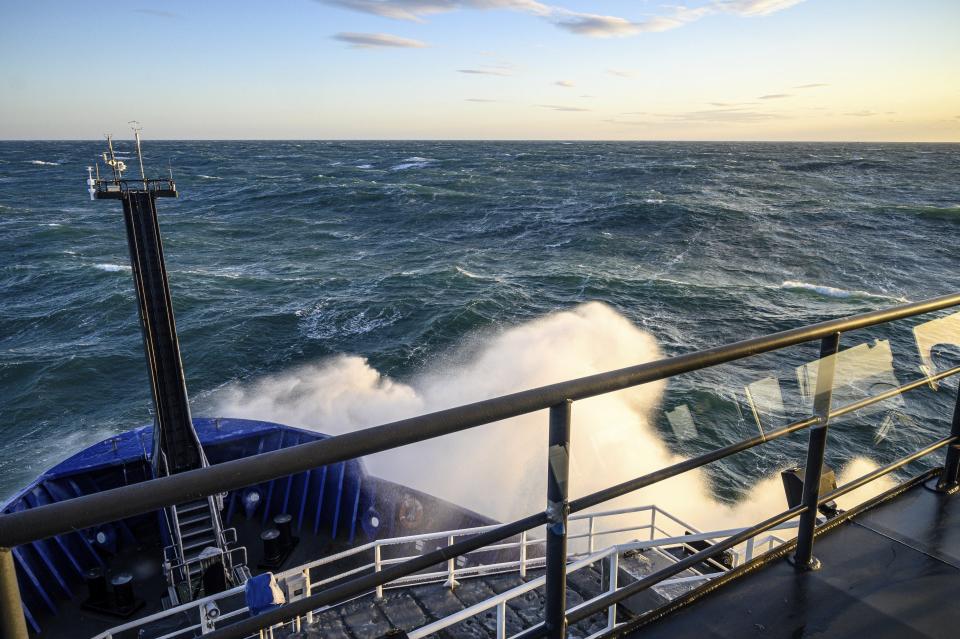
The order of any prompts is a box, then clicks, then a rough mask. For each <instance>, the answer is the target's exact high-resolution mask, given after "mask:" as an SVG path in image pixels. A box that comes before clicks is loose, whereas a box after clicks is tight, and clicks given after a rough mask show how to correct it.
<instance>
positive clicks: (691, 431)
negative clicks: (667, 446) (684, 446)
mask: <svg viewBox="0 0 960 639" xmlns="http://www.w3.org/2000/svg"><path fill="white" fill-rule="evenodd" d="M665 414H666V417H667V421H668V422H670V428H671V429H672V430H673V434H674V435H676V436H677V439H679V440H681V441H686V440H689V439H694V438H696V436H697V427H696V425H695V424H694V423H693V415H691V414H690V408H689V407H688V406H687V405H686V404H680V405H679V406H677V407H676V408H674V409H673V410H670V411H667V412H666V413H665Z"/></svg>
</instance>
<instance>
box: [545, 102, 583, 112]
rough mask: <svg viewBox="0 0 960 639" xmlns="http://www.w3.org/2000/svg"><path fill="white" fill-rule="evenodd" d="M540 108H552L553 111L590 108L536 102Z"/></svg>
mask: <svg viewBox="0 0 960 639" xmlns="http://www.w3.org/2000/svg"><path fill="white" fill-rule="evenodd" d="M536 106H538V107H540V108H542V109H553V110H554V111H578V112H579V111H589V110H590V109H584V108H583V107H574V106H566V105H563V104H538V105H536Z"/></svg>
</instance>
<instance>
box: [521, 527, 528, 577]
mask: <svg viewBox="0 0 960 639" xmlns="http://www.w3.org/2000/svg"><path fill="white" fill-rule="evenodd" d="M520 578H521V579H526V578H527V531H526V530H524V531H523V532H522V533H520Z"/></svg>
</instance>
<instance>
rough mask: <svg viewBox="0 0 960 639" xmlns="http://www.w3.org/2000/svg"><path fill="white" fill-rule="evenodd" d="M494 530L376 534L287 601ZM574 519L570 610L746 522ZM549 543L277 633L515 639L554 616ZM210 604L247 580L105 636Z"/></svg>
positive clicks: (312, 574)
mask: <svg viewBox="0 0 960 639" xmlns="http://www.w3.org/2000/svg"><path fill="white" fill-rule="evenodd" d="M202 503H203V502H190V503H186V504H180V505H178V506H177V507H176V511H177V516H178V517H182V518H183V523H182V526H183V532H184V537H183V539H184V540H185V542H187V547H189V550H188V552H193V553H198V552H199V551H200V550H202V548H201V546H202V545H203V543H204V542H205V541H208V540H209V539H210V538H209V534H210V533H209V530H208V528H209V525H210V523H211V522H210V521H209V520H206V519H205V518H204V517H203V513H204V512H205V511H204V509H203V508H202ZM624 518H626V519H624ZM213 523H214V524H215V523H216V521H214V522H213ZM791 526H792V524H783V525H782V526H781V527H782V528H788V527H791ZM493 527H494V526H479V527H474V528H467V529H462V530H448V531H440V532H432V533H431V532H428V533H421V534H417V535H412V536H406V537H398V538H387V539H374V540H372V541H369V542H367V543H365V544H362V545H359V546H353V547H350V548H348V549H346V550H343V551H341V552H338V553H335V554H330V555H327V556H324V557H320V558H318V559H315V560H313V561H311V562H309V563H306V564H302V565H299V566H295V567H291V568H289V569H287V570H284V571H282V572H279V573H276V574H275V576H276V578H277V582H278V583H279V585H280V587H281V588H282V589H283V590H284V591H285V592H286V593H287V600H288V601H296V600H298V599H300V598H302V597H306V596H309V595H313V594H316V593H318V592H321V591H323V590H324V589H326V588H328V587H330V586H332V585H336V584H338V583H342V581H343V580H345V579H349V578H350V577H351V576H354V575H357V574H369V573H370V572H377V571H379V570H381V569H383V568H385V567H387V566H390V565H393V564H396V563H399V562H403V561H405V560H407V559H410V558H412V557H414V556H419V555H421V554H423V553H427V552H430V551H432V550H434V549H436V548H438V547H442V546H444V545H451V544H453V543H455V542H456V541H457V539H458V538H463V537H469V536H472V535H476V534H479V533H481V532H484V531H486V530H489V529H492V528H493ZM570 528H571V529H570V534H569V540H570V545H569V546H568V560H567V571H566V572H567V609H568V610H571V609H573V608H576V607H577V606H579V605H580V604H582V603H585V602H588V601H590V600H593V599H595V598H597V597H601V596H604V595H606V594H608V593H611V592H613V591H614V590H618V589H620V588H623V587H625V586H628V585H629V584H632V583H635V582H637V581H638V580H640V579H643V578H644V577H647V576H649V575H651V574H653V573H655V572H657V571H659V570H661V569H662V568H664V567H666V566H670V565H673V564H675V563H676V562H677V561H679V560H680V558H683V557H685V556H688V555H689V554H690V553H691V552H695V551H696V550H697V549H699V548H701V547H702V546H703V544H705V543H707V544H709V543H711V542H712V541H715V540H719V539H723V538H726V537H728V536H730V535H733V534H737V533H739V532H740V531H741V530H742V529H736V530H721V531H712V532H709V533H704V532H700V531H698V530H697V529H696V528H693V527H691V526H690V525H689V524H687V523H685V522H683V521H681V520H679V519H677V518H676V517H674V516H672V515H670V514H669V513H667V512H665V511H664V510H662V509H661V508H658V507H656V506H640V507H634V508H627V509H620V510H615V511H606V512H598V513H587V514H578V515H574V516H572V517H571V518H570ZM194 531H195V532H194ZM191 533H193V534H191ZM191 540H195V541H191ZM780 543H782V540H781V539H780V538H777V537H775V536H773V535H768V536H767V537H766V538H765V539H762V540H761V539H752V540H750V541H749V542H747V544H746V546H745V547H743V548H739V549H738V550H737V552H734V553H732V554H731V555H729V556H726V557H721V558H722V559H723V560H724V563H719V562H714V563H711V564H699V565H696V566H694V567H692V568H688V569H687V570H685V571H683V572H680V573H678V574H675V575H673V576H672V577H670V578H668V579H666V580H663V581H661V582H659V583H658V584H656V585H654V586H652V587H650V588H648V589H646V590H644V591H642V592H641V593H639V594H636V595H633V596H631V597H628V598H627V599H625V600H623V601H622V602H621V603H620V604H618V605H617V606H615V607H613V608H608V609H607V610H605V611H603V612H599V613H597V614H595V615H593V616H591V617H588V618H587V619H584V620H583V621H580V622H578V623H575V624H573V625H571V627H570V628H569V633H568V636H569V637H570V638H571V639H596V638H598V637H600V636H603V635H605V634H607V633H608V632H610V631H611V630H612V629H613V628H614V627H615V626H616V625H617V624H620V623H623V622H625V621H629V620H630V619H632V618H633V617H635V616H636V615H639V614H641V613H643V612H646V611H648V610H653V609H655V608H658V607H660V606H662V605H664V604H667V603H669V602H670V601H671V600H673V599H674V598H676V597H678V596H679V595H681V594H682V593H684V592H687V591H688V590H690V589H691V588H694V587H696V586H698V585H700V584H702V583H704V581H705V580H708V579H711V578H713V577H715V576H717V575H720V574H723V573H724V572H725V571H726V570H728V569H729V568H730V566H735V565H739V564H741V563H742V562H744V561H747V560H749V559H750V558H751V557H752V556H753V555H754V554H755V553H760V552H763V551H765V550H767V549H770V548H773V547H775V545H778V544H780ZM543 551H544V539H543V537H542V536H540V535H537V534H536V531H531V532H529V533H523V534H522V535H519V536H518V537H514V538H511V539H508V540H505V541H504V542H502V543H500V544H497V545H495V546H490V547H487V548H481V549H479V550H476V551H473V552H472V553H468V554H467V555H465V556H463V557H460V558H459V559H458V560H456V561H449V562H445V563H444V564H442V565H435V566H432V567H430V568H427V569H425V570H424V571H421V572H419V573H415V574H412V575H409V576H407V577H404V578H401V579H400V580H397V581H394V582H391V583H389V584H386V585H385V586H383V587H382V588H378V589H377V590H375V591H373V592H369V593H367V594H365V595H363V596H360V597H358V598H355V599H353V600H350V601H347V602H344V603H341V604H339V605H336V606H332V607H325V608H321V609H318V610H315V611H314V612H312V613H311V614H309V615H306V616H304V617H300V618H299V619H291V620H288V621H286V622H285V623H282V624H279V625H276V626H273V627H272V628H270V629H269V635H268V636H271V637H273V638H274V639H283V638H290V639H308V638H309V639H318V638H319V637H323V638H324V639H378V638H379V637H382V636H384V635H385V634H387V633H388V632H389V631H391V630H395V629H397V630H402V631H404V632H405V633H407V636H408V637H409V638H410V639H423V638H425V637H440V638H441V639H506V638H508V637H511V636H513V635H515V634H517V633H518V632H520V631H522V630H524V629H527V628H530V627H532V626H535V625H537V624H538V623H540V622H541V621H542V620H543V614H544V598H545V589H546V588H545V581H546V579H545V570H544V565H545V561H544V552H543ZM211 604H215V607H216V609H217V616H218V618H219V619H224V618H237V617H243V616H245V615H246V614H248V612H247V610H246V608H245V606H244V603H243V587H242V586H236V587H234V588H231V589H229V590H227V591H226V592H223V593H221V594H219V595H214V596H212V597H203V598H201V599H199V600H197V601H195V602H187V603H184V604H182V605H180V606H177V607H174V608H171V609H169V610H165V611H164V612H162V613H158V614H157V615H153V616H151V617H149V618H146V619H143V620H141V622H140V623H130V624H124V625H123V626H118V627H115V628H113V629H111V630H110V631H109V632H107V633H104V634H102V635H98V639H103V638H106V637H112V638H113V639H127V637H134V636H139V635H137V634H136V633H138V632H143V631H148V632H153V631H154V630H156V629H158V628H161V627H162V628H165V630H164V632H166V633H168V634H165V635H164V636H165V637H169V638H170V639H181V637H187V636H190V635H189V633H190V632H191V628H193V629H196V628H197V627H198V626H197V625H193V626H184V627H182V628H181V630H180V631H178V632H174V633H173V634H170V633H169V632H170V625H169V623H170V622H171V621H172V620H173V619H174V618H177V619H184V618H193V619H197V618H198V616H199V618H200V619H201V624H205V627H206V628H207V629H208V630H210V629H213V628H215V627H217V625H218V623H219V622H218V621H217V619H215V618H210V619H209V620H208V621H206V622H204V621H202V620H203V618H204V614H205V611H206V610H209V608H210V605H211ZM192 623H194V624H196V623H197V622H196V621H194V622H192ZM130 633H133V634H130Z"/></svg>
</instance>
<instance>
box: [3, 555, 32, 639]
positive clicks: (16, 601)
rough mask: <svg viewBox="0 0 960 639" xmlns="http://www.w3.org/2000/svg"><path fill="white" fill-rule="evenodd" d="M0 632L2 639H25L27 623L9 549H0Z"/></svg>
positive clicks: (14, 566)
mask: <svg viewBox="0 0 960 639" xmlns="http://www.w3.org/2000/svg"><path fill="white" fill-rule="evenodd" d="M0 630H3V633H2V635H3V637H4V639H27V621H26V619H24V617H23V603H22V602H21V601H20V585H19V584H18V583H17V568H16V565H15V564H14V562H13V551H12V550H11V549H10V548H0Z"/></svg>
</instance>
